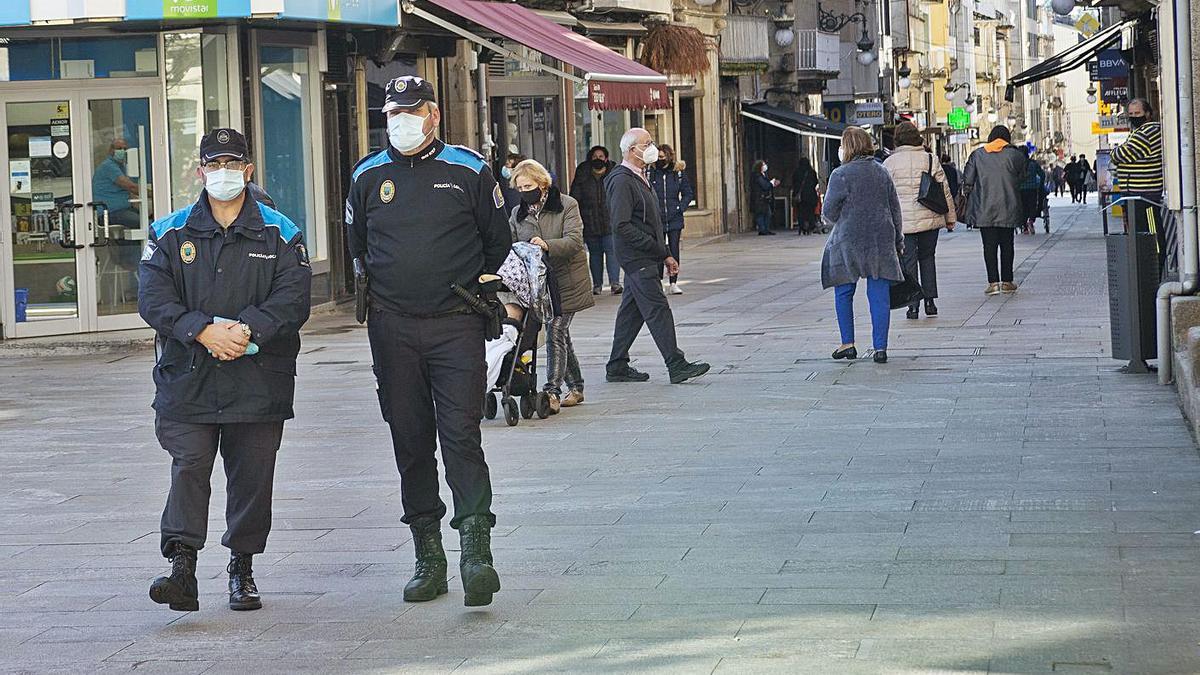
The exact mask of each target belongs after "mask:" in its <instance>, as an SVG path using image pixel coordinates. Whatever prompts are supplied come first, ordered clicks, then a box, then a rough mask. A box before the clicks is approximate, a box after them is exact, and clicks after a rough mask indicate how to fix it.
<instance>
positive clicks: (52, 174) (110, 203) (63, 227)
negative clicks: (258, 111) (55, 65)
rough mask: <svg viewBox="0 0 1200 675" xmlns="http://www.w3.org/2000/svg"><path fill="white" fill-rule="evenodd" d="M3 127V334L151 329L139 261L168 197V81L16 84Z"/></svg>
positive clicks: (5, 97) (0, 107) (1, 96)
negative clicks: (140, 298)
mask: <svg viewBox="0 0 1200 675" xmlns="http://www.w3.org/2000/svg"><path fill="white" fill-rule="evenodd" d="M0 128H2V129H4V133H5V138H6V139H7V143H5V144H0V166H3V167H7V169H8V180H6V181H0V203H2V204H3V206H2V207H0V228H2V229H3V232H4V233H6V234H7V236H5V237H0V244H2V245H0V292H3V293H4V298H3V301H0V308H2V309H3V314H2V315H0V323H3V328H4V337H6V338H11V337H31V336H38V335H55V334H65V333H80V332H86V331H100V330H120V329H126V328H136V327H139V326H142V325H144V324H143V323H142V321H141V319H140V318H139V317H138V314H137V266H138V262H139V260H140V257H141V251H142V249H143V248H144V247H145V243H146V238H147V233H148V232H149V225H150V223H151V222H152V221H153V220H154V219H155V218H156V217H158V216H159V215H163V214H165V213H166V212H167V210H168V204H169V200H170V195H169V190H168V189H166V186H167V184H168V183H167V180H168V179H167V177H168V175H169V169H168V166H167V161H166V160H167V152H166V147H165V143H164V140H163V138H161V136H160V132H159V130H161V129H166V123H165V121H164V111H163V104H162V89H161V84H160V83H159V82H158V81H157V80H155V81H151V82H144V83H141V82H139V83H122V82H114V81H111V80H110V81H107V82H84V81H76V82H70V83H65V82H64V83H56V84H53V85H47V84H46V83H41V84H40V85H39V86H36V87H33V86H29V87H26V86H22V85H10V87H7V88H4V89H0ZM157 177H162V181H163V183H162V185H163V189H161V190H155V189H154V187H155V179H156V178H157Z"/></svg>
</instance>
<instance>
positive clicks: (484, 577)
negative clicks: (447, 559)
mask: <svg viewBox="0 0 1200 675" xmlns="http://www.w3.org/2000/svg"><path fill="white" fill-rule="evenodd" d="M458 535H459V542H460V544H461V548H462V553H461V554H460V557H459V561H458V573H459V576H461V577H462V584H463V593H464V594H465V597H464V598H463V604H464V605H466V606H467V607H482V606H484V605H490V604H492V595H494V594H495V593H496V592H497V591H499V590H500V575H498V574H496V568H495V567H493V565H494V562H493V561H492V526H491V525H490V524H489V523H488V522H487V521H486V520H485V519H484V517H483V516H469V517H467V518H466V519H464V520H463V521H462V523H461V524H460V525H459V526H458Z"/></svg>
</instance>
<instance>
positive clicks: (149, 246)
mask: <svg viewBox="0 0 1200 675" xmlns="http://www.w3.org/2000/svg"><path fill="white" fill-rule="evenodd" d="M157 251H158V244H156V243H154V242H153V241H148V242H146V248H144V249H142V262H146V261H147V260H149V259H151V258H153V257H154V254H155V253H156V252H157Z"/></svg>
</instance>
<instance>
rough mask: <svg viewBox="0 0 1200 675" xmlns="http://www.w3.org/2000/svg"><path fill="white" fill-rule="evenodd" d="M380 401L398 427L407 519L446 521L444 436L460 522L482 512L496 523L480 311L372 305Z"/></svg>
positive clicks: (395, 436)
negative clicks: (419, 311)
mask: <svg viewBox="0 0 1200 675" xmlns="http://www.w3.org/2000/svg"><path fill="white" fill-rule="evenodd" d="M367 335H368V337H369V339H370V341H371V357H372V359H373V360H374V364H375V365H374V368H375V378H376V381H377V382H378V385H379V407H380V409H381V410H382V411H383V419H384V420H385V421H386V422H387V423H388V426H390V427H391V430H392V448H393V450H394V451H395V453H396V468H397V469H399V470H400V500H401V503H402V504H403V506H404V517H403V518H401V521H402V522H404V523H405V524H411V523H412V522H413V521H414V520H416V519H418V518H421V519H424V518H434V519H437V520H441V518H442V517H443V516H445V515H446V505H445V503H443V502H442V499H441V497H439V496H438V491H439V490H438V487H439V482H438V466H437V457H436V455H435V450H436V449H437V447H438V445H439V443H440V445H441V449H442V461H444V462H445V463H446V482H447V483H449V485H450V492H451V493H452V494H453V496H454V517H453V518H452V519H451V520H450V526H451V527H453V528H456V529H457V528H458V525H459V523H461V522H462V521H463V519H464V518H467V517H470V516H474V515H481V516H485V517H486V519H487V521H488V522H489V523H490V524H491V525H493V526H495V524H496V516H495V515H493V514H492V511H491V508H492V482H491V476H490V475H489V474H488V466H487V462H486V461H485V460H484V457H483V446H482V442H481V435H480V431H479V419H480V410H481V408H480V406H481V405H482V403H483V393H484V381H485V380H486V377H487V375H486V372H487V366H486V364H485V363H484V357H483V349H484V348H483V344H484V319H483V317H481V316H479V315H477V314H450V315H446V316H440V317H434V318H416V317H409V316H401V315H399V314H394V313H391V312H387V311H384V310H381V309H378V308H372V309H371V311H370V315H369V319H368V321H367Z"/></svg>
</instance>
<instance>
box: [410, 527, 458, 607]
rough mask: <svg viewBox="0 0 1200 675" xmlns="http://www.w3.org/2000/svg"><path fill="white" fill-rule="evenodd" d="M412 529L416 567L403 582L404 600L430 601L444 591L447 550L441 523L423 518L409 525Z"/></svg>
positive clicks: (445, 590)
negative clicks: (410, 577)
mask: <svg viewBox="0 0 1200 675" xmlns="http://www.w3.org/2000/svg"><path fill="white" fill-rule="evenodd" d="M408 529H410V530H412V536H413V547H414V548H416V550H417V570H416V573H414V574H413V578H412V579H410V580H409V582H408V584H406V585H405V586H404V601H405V602H428V601H430V600H433V599H435V598H437V596H439V595H445V594H446V592H447V591H448V590H449V588H448V587H447V585H446V552H445V551H443V550H442V523H441V521H440V520H437V519H434V518H421V519H418V520H415V521H413V523H412V525H409V526H408Z"/></svg>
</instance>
